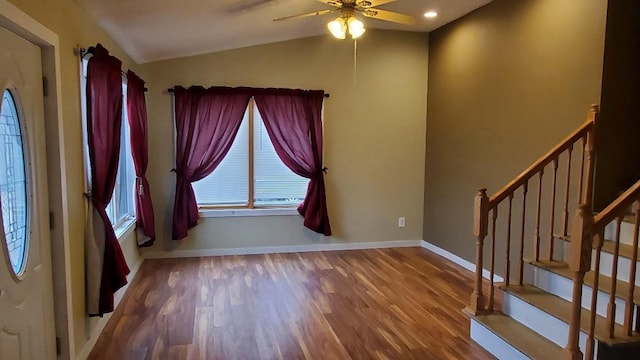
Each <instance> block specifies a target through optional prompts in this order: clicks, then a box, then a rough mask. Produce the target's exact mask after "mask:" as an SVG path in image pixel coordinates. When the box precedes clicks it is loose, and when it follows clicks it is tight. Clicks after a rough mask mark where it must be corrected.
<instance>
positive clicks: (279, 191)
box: [193, 100, 309, 208]
mask: <svg viewBox="0 0 640 360" xmlns="http://www.w3.org/2000/svg"><path fill="white" fill-rule="evenodd" d="M249 107H252V109H253V111H252V112H251V111H249V109H247V111H246V112H245V115H244V118H243V119H242V124H241V125H240V129H239V131H238V135H237V136H236V138H235V140H234V142H233V145H232V146H231V149H230V150H229V153H228V154H227V156H226V157H225V158H224V159H223V160H222V162H221V163H220V165H219V166H218V168H216V170H214V171H213V173H211V174H210V175H209V176H207V177H206V178H204V179H202V180H200V181H197V182H194V183H193V190H194V192H195V194H196V199H197V201H198V204H199V205H205V206H206V205H215V206H243V207H250V208H251V207H261V206H263V207H264V206H296V205H298V204H299V203H300V202H301V201H302V200H303V199H304V196H305V194H306V192H307V184H308V183H309V180H308V179H306V178H303V177H301V176H298V175H296V174H295V173H293V172H292V171H291V170H289V168H287V166H286V165H284V163H282V161H281V160H280V158H279V157H278V155H277V154H276V152H275V148H274V147H273V144H272V143H271V140H270V139H269V135H268V134H267V130H266V128H265V126H264V123H263V122H262V117H261V116H260V113H259V112H258V109H257V107H256V106H255V103H254V102H253V100H252V101H251V102H250V104H249ZM251 115H253V118H251ZM250 127H253V128H252V129H250ZM250 130H251V131H253V154H250V146H249V138H250V136H249V131H250ZM251 157H253V177H254V179H249V166H250V163H251V160H250V158H251ZM249 184H252V185H253V187H254V188H253V195H254V196H253V197H254V198H253V199H250V198H249V197H250V194H249Z"/></svg>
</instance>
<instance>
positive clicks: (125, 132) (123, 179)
mask: <svg viewBox="0 0 640 360" xmlns="http://www.w3.org/2000/svg"><path fill="white" fill-rule="evenodd" d="M87 63H88V60H87V59H83V60H82V76H81V96H82V118H83V121H82V127H83V135H84V152H85V157H84V158H85V168H86V171H87V173H88V174H89V171H90V170H89V169H90V168H91V167H90V164H89V148H88V139H87V136H86V135H87V128H86V116H87V112H86V109H87V103H86V90H85V89H86V74H87V71H86V70H87ZM129 139H130V137H129V119H128V117H127V84H126V83H125V80H124V79H123V81H122V129H121V132H120V156H119V163H118V175H117V177H116V184H115V187H114V189H113V196H112V197H111V201H110V202H109V204H108V205H107V208H106V211H107V215H108V216H109V220H111V225H113V227H114V228H118V227H119V226H121V225H123V224H124V223H125V222H127V221H128V220H131V219H132V218H134V217H135V203H134V201H135V200H134V193H133V191H134V187H135V179H136V175H135V170H134V167H133V158H132V156H131V143H130V141H129Z"/></svg>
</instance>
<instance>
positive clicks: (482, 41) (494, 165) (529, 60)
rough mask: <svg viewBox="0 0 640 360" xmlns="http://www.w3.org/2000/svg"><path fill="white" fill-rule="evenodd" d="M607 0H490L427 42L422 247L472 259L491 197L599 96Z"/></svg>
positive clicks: (582, 116)
mask: <svg viewBox="0 0 640 360" xmlns="http://www.w3.org/2000/svg"><path fill="white" fill-rule="evenodd" d="M605 18H606V1H605V0H599V1H583V0H563V1H556V0H537V1H511V0H496V1H494V2H492V3H490V4H488V5H487V6H485V7H482V8H480V9H479V10H477V11H475V12H473V13H471V14H469V15H468V16H465V17H464V18H462V19H459V20H458V21H456V22H454V23H451V24H449V25H447V26H445V27H443V28H440V29H438V30H436V31H435V32H432V33H431V34H430V37H429V40H430V46H429V90H428V91H429V95H428V117H427V119H428V120H427V155H426V181H425V205H424V214H425V222H424V239H425V240H426V241H429V242H431V243H433V244H435V245H437V246H439V247H442V248H444V249H446V250H448V251H450V252H453V253H455V254H456V255H459V256H461V257H463V258H465V259H467V260H470V261H471V260H473V259H474V257H475V247H474V239H473V236H472V216H473V214H472V210H473V207H472V206H473V197H474V195H475V192H476V190H477V189H479V188H481V187H487V188H488V189H489V190H488V192H489V194H493V193H494V192H495V191H497V190H499V189H500V188H501V187H502V186H503V185H505V184H506V183H507V182H508V181H509V180H510V179H512V178H513V177H515V176H516V175H518V174H519V173H520V172H521V171H522V170H524V169H525V168H526V167H527V166H528V165H529V164H531V163H532V162H533V161H535V160H536V159H537V158H538V157H539V156H541V155H542V154H544V152H546V151H547V150H548V149H549V148H551V147H552V146H553V145H555V144H556V143H557V142H558V141H560V140H561V139H562V138H563V137H565V136H566V135H568V134H569V132H570V131H572V130H574V129H575V128H576V127H577V126H578V125H579V124H580V123H582V122H583V121H584V120H585V115H586V112H587V111H588V109H589V105H590V104H591V103H597V102H598V101H599V98H600V85H601V74H602V61H603V60H602V59H603V44H604V29H605Z"/></svg>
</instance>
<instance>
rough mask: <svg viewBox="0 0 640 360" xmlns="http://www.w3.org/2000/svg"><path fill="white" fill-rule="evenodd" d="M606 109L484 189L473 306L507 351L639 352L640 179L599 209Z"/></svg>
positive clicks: (478, 327)
mask: <svg viewBox="0 0 640 360" xmlns="http://www.w3.org/2000/svg"><path fill="white" fill-rule="evenodd" d="M597 117H598V108H597V106H595V105H594V106H592V108H591V110H590V111H589V114H588V116H587V121H586V122H585V123H584V124H583V125H581V126H580V127H579V128H578V129H577V130H576V131H575V132H574V133H572V134H571V135H570V136H568V137H567V138H566V139H565V140H564V141H562V142H561V143H560V144H558V145H557V146H556V147H554V148H553V149H552V150H550V151H549V152H548V153H547V154H546V155H545V156H543V157H542V158H540V159H539V160H538V161H537V162H535V163H534V164H533V165H531V166H530V167H529V168H528V169H527V170H525V171H524V172H523V173H522V174H520V175H519V176H518V177H517V178H515V179H514V180H513V181H511V182H510V183H509V184H508V185H506V186H505V187H504V188H503V189H502V190H500V191H498V192H497V193H496V194H495V195H493V196H491V197H488V196H487V194H486V190H485V189H482V190H480V191H479V192H478V195H476V199H475V209H474V235H475V237H476V248H477V255H476V283H475V289H474V292H473V294H472V295H471V303H470V305H469V307H467V308H466V309H464V311H465V312H466V313H468V314H469V315H470V317H471V326H470V335H471V338H472V339H473V340H474V341H476V342H477V343H478V344H480V345H481V346H483V347H484V348H485V349H487V350H488V351H489V352H490V353H492V354H493V355H494V356H496V357H497V358H499V359H509V360H511V359H571V360H578V359H588V360H591V359H640V311H639V305H640V290H639V289H638V287H639V286H640V267H639V266H638V227H639V225H640V181H639V182H638V183H636V184H635V185H634V186H632V187H631V188H629V189H628V190H627V191H626V192H625V193H624V194H622V195H621V196H620V197H619V198H618V199H616V200H615V201H614V202H612V203H611V204H610V205H609V206H607V208H605V209H604V210H603V211H602V212H600V213H598V214H595V215H594V214H593V213H592V212H591V206H590V204H591V198H592V188H593V165H594V160H593V151H594V148H593V145H594V143H593V136H594V130H595V124H596V120H597ZM574 149H577V151H574ZM531 190H533V191H531ZM530 193H533V194H530ZM574 211H575V215H573V216H570V212H574ZM630 213H631V215H630ZM485 264H486V265H488V270H489V277H488V284H485V285H488V288H487V287H486V286H485V288H484V289H483V279H482V273H483V272H482V271H483V269H484V268H485V267H486V265H485ZM496 267H497V268H499V269H500V270H499V271H498V272H499V275H500V276H502V277H503V278H504V281H501V282H500V283H496V282H494V279H497V278H499V277H498V276H497V275H496ZM485 289H487V290H486V292H487V294H486V295H485V293H484V291H485ZM594 289H595V290H594Z"/></svg>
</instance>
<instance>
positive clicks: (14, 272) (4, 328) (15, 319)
mask: <svg viewBox="0 0 640 360" xmlns="http://www.w3.org/2000/svg"><path fill="white" fill-rule="evenodd" d="M42 82H43V81H42V56H41V52H40V47H39V46H37V45H35V44H33V43H31V42H29V41H27V40H25V39H23V38H21V37H20V36H18V35H16V34H14V33H13V32H11V31H9V30H7V29H5V28H2V27H0V92H1V93H0V95H1V96H2V102H1V105H0V203H1V205H2V206H1V207H0V213H1V216H0V359H16V360H18V359H54V358H55V357H56V351H55V334H54V317H53V295H52V294H53V290H52V275H51V255H50V242H49V228H48V222H49V216H48V213H49V212H48V206H49V204H48V200H47V199H48V197H47V182H46V168H47V167H46V153H45V141H44V131H45V126H44V125H45V124H44V113H43V112H44V105H43V95H42V94H43V92H42Z"/></svg>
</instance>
